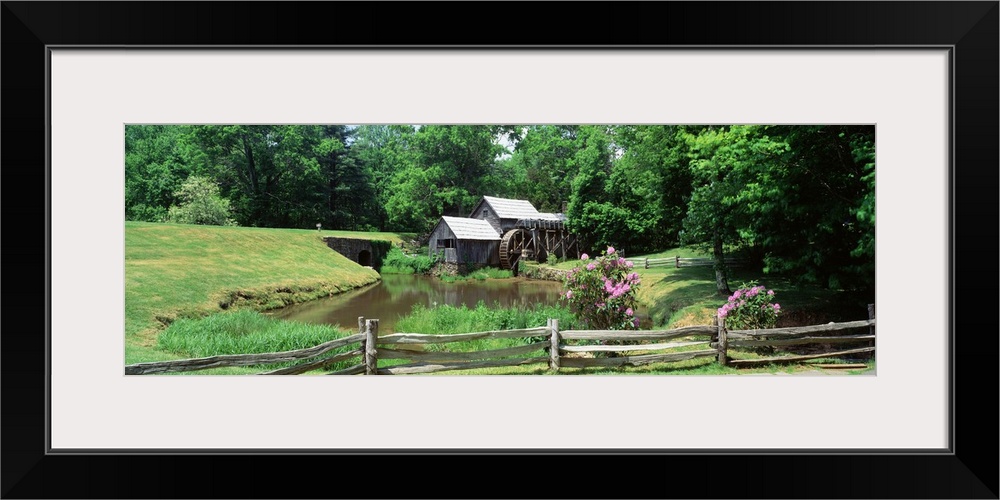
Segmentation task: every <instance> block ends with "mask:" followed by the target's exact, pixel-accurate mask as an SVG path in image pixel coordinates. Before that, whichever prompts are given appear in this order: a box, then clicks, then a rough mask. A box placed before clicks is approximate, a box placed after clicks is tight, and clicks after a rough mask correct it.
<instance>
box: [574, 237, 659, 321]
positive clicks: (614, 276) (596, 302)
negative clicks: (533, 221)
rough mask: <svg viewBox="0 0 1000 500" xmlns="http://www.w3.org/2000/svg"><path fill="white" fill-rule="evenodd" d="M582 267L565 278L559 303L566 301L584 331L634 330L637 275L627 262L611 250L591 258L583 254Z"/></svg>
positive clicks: (629, 262) (576, 268) (631, 265)
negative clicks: (584, 328)
mask: <svg viewBox="0 0 1000 500" xmlns="http://www.w3.org/2000/svg"><path fill="white" fill-rule="evenodd" d="M580 260H581V261H584V262H585V264H583V265H582V266H578V267H575V268H573V270H572V271H570V272H569V274H568V275H567V276H566V279H565V291H564V292H563V295H562V300H564V301H566V303H567V304H568V305H569V308H570V310H572V311H573V312H574V313H575V314H576V316H577V318H579V320H580V321H581V323H582V324H583V325H584V327H586V328H590V329H594V330H634V329H636V328H638V327H639V320H638V319H636V317H635V310H636V309H637V306H636V299H635V294H636V287H638V286H639V282H640V280H639V275H638V274H637V273H635V272H633V271H632V267H633V264H632V262H631V261H628V260H625V259H624V258H623V257H619V256H618V254H617V253H616V251H615V249H614V248H613V247H608V249H607V250H605V251H603V252H601V255H599V256H597V257H594V258H593V259H592V258H591V257H590V256H589V255H587V254H583V255H581V256H580Z"/></svg>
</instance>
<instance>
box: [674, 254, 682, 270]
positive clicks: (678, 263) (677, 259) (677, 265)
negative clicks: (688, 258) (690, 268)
mask: <svg viewBox="0 0 1000 500" xmlns="http://www.w3.org/2000/svg"><path fill="white" fill-rule="evenodd" d="M674 267H675V268H677V269H680V268H681V256H680V255H678V256H676V257H674Z"/></svg>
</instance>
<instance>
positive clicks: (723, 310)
mask: <svg viewBox="0 0 1000 500" xmlns="http://www.w3.org/2000/svg"><path fill="white" fill-rule="evenodd" d="M772 300H774V290H768V289H767V288H766V287H764V286H761V285H758V284H757V283H756V282H754V281H751V282H749V283H743V284H741V285H740V289H739V290H736V291H735V292H733V294H732V295H730V296H729V299H728V300H726V303H725V304H723V305H722V307H720V308H719V309H718V310H717V311H716V313H717V314H718V316H719V319H724V320H725V321H726V328H727V329H729V330H763V329H768V328H774V325H775V324H777V322H778V314H779V313H781V304H778V303H777V302H774V303H772V302H771V301H772Z"/></svg>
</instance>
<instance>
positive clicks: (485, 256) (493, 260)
mask: <svg viewBox="0 0 1000 500" xmlns="http://www.w3.org/2000/svg"><path fill="white" fill-rule="evenodd" d="M428 245H429V247H430V253H431V255H435V254H436V253H438V252H442V253H443V254H444V259H443V260H444V262H445V263H446V264H458V265H459V267H462V268H465V269H467V268H469V267H470V265H478V266H482V265H491V266H497V265H499V264H500V234H499V233H498V232H497V231H496V230H495V229H493V226H492V225H490V223H489V222H487V221H485V220H481V219H466V218H462V217H448V216H443V217H441V220H440V221H438V223H437V225H436V226H434V230H433V231H431V237H430V241H429V242H428Z"/></svg>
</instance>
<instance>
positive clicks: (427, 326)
mask: <svg viewBox="0 0 1000 500" xmlns="http://www.w3.org/2000/svg"><path fill="white" fill-rule="evenodd" d="M549 318H554V319H558V320H559V328H560V329H564V330H568V329H571V328H573V327H574V326H575V325H576V316H574V315H573V313H572V312H571V311H569V310H568V309H566V308H564V307H560V306H550V305H540V304H536V305H535V306H533V307H530V308H525V307H517V308H504V307H500V306H499V305H497V304H494V306H493V307H487V306H486V304H485V303H484V302H483V301H480V302H479V303H478V304H476V307H474V308H471V309H470V308H468V307H467V306H465V305H462V306H460V307H456V306H450V305H442V306H436V307H425V306H423V305H419V304H418V305H415V306H413V310H412V311H411V312H410V314H409V315H407V316H404V317H402V318H400V319H399V321H397V322H396V330H397V331H400V332H407V333H426V334H455V333H470V332H483V331H495V330H516V329H521V328H535V327H540V326H545V325H546V322H547V321H548V319H549ZM541 337H542V336H539V337H538V338H523V339H522V338H515V339H480V340H472V341H468V342H455V343H449V344H429V345H428V346H427V349H428V350H447V351H482V350H487V349H502V348H505V347H514V346H518V345H524V344H529V343H532V342H539V341H541Z"/></svg>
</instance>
